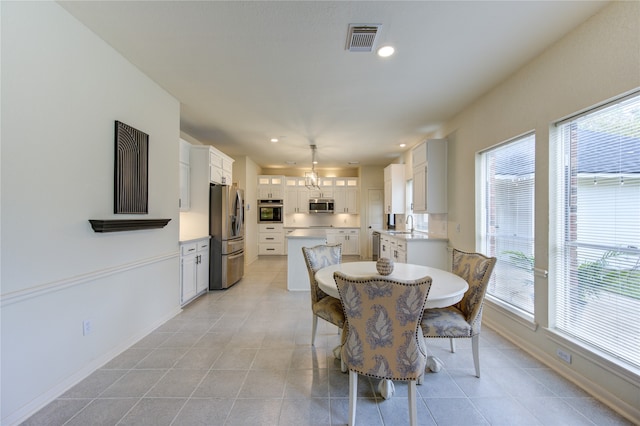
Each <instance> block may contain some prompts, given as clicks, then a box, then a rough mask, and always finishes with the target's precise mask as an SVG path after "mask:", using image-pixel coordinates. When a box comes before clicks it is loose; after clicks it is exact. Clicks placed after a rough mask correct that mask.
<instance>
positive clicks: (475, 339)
mask: <svg viewBox="0 0 640 426" xmlns="http://www.w3.org/2000/svg"><path fill="white" fill-rule="evenodd" d="M471 349H472V350H473V364H474V366H475V367H476V377H478V378H479V377H480V335H479V334H476V335H475V336H472V337H471Z"/></svg>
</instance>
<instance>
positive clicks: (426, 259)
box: [380, 233, 451, 271]
mask: <svg viewBox="0 0 640 426" xmlns="http://www.w3.org/2000/svg"><path fill="white" fill-rule="evenodd" d="M447 244H448V242H447V240H446V239H437V238H434V239H420V238H418V239H411V238H402V237H400V238H396V237H392V236H390V235H388V234H384V233H382V234H381V235H380V257H386V258H388V259H392V260H393V261H394V262H396V263H413V264H416V265H423V266H431V267H433V268H439V269H444V270H446V271H448V270H450V267H451V265H450V263H451V259H450V256H449V252H448V250H447Z"/></svg>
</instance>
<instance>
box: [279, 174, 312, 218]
mask: <svg viewBox="0 0 640 426" xmlns="http://www.w3.org/2000/svg"><path fill="white" fill-rule="evenodd" d="M284 213H285V214H292V213H309V190H308V189H307V187H306V186H305V184H304V178H301V177H288V178H286V179H285V196H284Z"/></svg>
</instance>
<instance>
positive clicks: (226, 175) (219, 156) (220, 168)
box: [190, 145, 233, 185]
mask: <svg viewBox="0 0 640 426" xmlns="http://www.w3.org/2000/svg"><path fill="white" fill-rule="evenodd" d="M194 161H195V162H197V163H199V164H200V163H206V165H207V170H208V179H209V183H215V184H218V185H231V179H232V177H231V176H232V167H233V159H232V158H231V157H229V156H228V155H226V154H224V153H222V152H220V151H218V150H217V149H216V148H214V147H212V146H208V145H197V146H196V145H192V146H191V150H190V164H191V165H192V166H193V163H194ZM225 168H226V170H225Z"/></svg>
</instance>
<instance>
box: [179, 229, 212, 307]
mask: <svg viewBox="0 0 640 426" xmlns="http://www.w3.org/2000/svg"><path fill="white" fill-rule="evenodd" d="M208 289H209V238H203V239H201V240H196V241H191V242H188V243H182V244H180V303H181V304H182V305H184V304H186V303H188V302H190V301H191V300H193V299H195V298H196V297H197V296H199V295H201V294H203V293H206V291H207V290H208Z"/></svg>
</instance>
